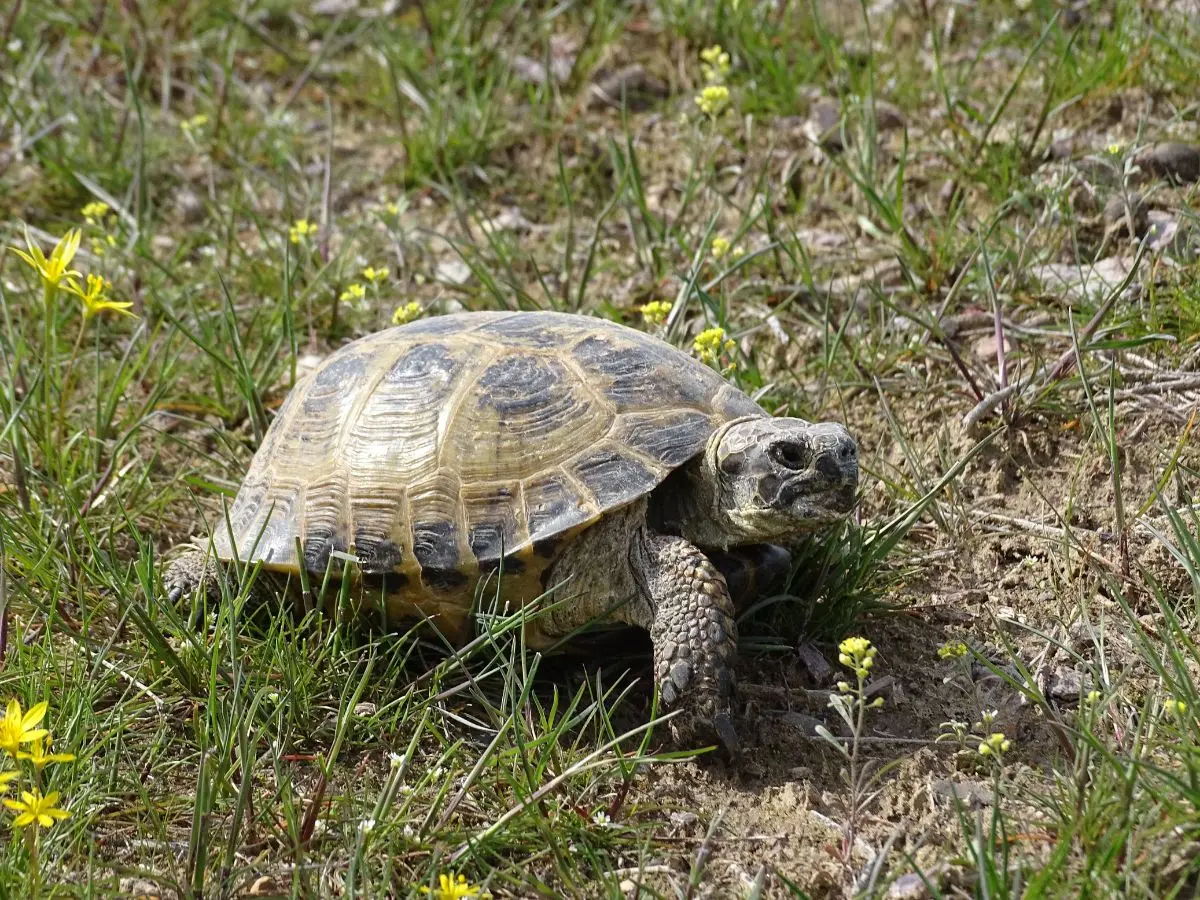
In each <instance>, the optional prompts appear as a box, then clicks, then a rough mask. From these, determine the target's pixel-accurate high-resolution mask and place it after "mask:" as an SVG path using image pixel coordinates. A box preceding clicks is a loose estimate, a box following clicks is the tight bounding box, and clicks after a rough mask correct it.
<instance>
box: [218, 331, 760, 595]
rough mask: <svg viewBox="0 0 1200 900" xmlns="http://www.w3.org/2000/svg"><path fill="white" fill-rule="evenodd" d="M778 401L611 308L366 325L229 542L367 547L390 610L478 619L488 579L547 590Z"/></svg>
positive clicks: (278, 449) (265, 473) (305, 562)
mask: <svg viewBox="0 0 1200 900" xmlns="http://www.w3.org/2000/svg"><path fill="white" fill-rule="evenodd" d="M765 415H767V414H766V413H765V412H764V411H763V409H762V408H761V407H759V406H758V405H757V404H756V403H754V402H753V401H752V400H750V399H749V398H748V397H747V396H746V395H745V394H743V393H742V392H740V391H739V390H737V389H736V388H734V387H732V386H731V385H729V384H728V383H727V382H726V381H725V380H724V379H723V378H721V376H720V375H719V374H717V373H716V372H714V371H713V370H712V369H710V368H709V367H707V366H705V365H703V364H701V363H699V362H698V361H697V360H695V359H693V358H692V357H690V356H688V355H687V354H685V353H682V352H680V351H679V350H677V349H675V348H674V347H672V346H670V345H669V344H666V343H664V342H663V341H661V340H658V339H657V338H654V337H651V336H649V335H646V334H643V333H642V332H640V331H636V330H634V329H632V328H627V327H625V326H623V325H618V324H615V323H613V322H608V321H605V320H602V319H595V318H588V317H584V316H578V315H570V314H565V313H551V312H475V313H458V314H455V315H448V316H441V317H437V318H431V319H426V320H422V321H418V322H414V323H411V324H409V325H403V326H400V327H398V328H391V329H388V330H386V331H380V332H376V333H374V334H370V335H367V336H365V337H362V338H359V339H358V340H355V341H353V342H351V343H349V344H347V345H346V346H344V347H342V348H340V349H339V350H338V351H337V352H335V353H333V354H332V355H331V356H329V357H328V358H327V359H326V360H324V361H323V362H322V364H321V365H320V366H319V367H318V368H317V369H315V370H314V371H313V372H311V373H310V374H308V375H307V376H305V377H304V378H303V379H301V380H300V381H299V382H298V383H297V384H296V386H295V387H294V388H293V390H292V392H291V394H290V395H289V397H288V399H287V401H286V402H285V403H284V405H283V407H282V408H281V409H280V411H279V414H278V416H277V417H276V419H275V421H274V422H273V423H272V425H271V427H270V429H269V430H268V431H267V434H266V437H265V439H264V441H263V444H262V446H261V447H260V448H259V450H258V452H257V453H256V454H255V456H254V459H253V461H252V462H251V464H250V469H249V472H248V473H247V475H246V478H245V481H244V482H243V484H242V486H241V490H240V491H239V492H238V495H237V499H236V500H235V501H234V504H233V507H232V509H231V510H230V514H229V520H228V521H229V523H230V526H231V528H232V532H231V531H230V528H227V527H225V526H224V525H222V526H220V527H218V528H217V529H216V535H215V547H216V551H217V555H218V556H219V557H221V558H222V559H227V560H228V559H233V558H234V557H235V556H237V557H239V558H241V559H242V560H245V561H252V562H257V561H261V562H262V563H263V565H264V566H265V567H266V568H267V569H270V570H274V571H279V572H289V573H295V572H298V571H299V570H300V568H301V567H303V568H304V569H306V570H308V571H309V572H311V573H319V574H323V573H325V571H326V568H327V567H329V568H330V570H331V572H332V574H333V575H334V576H335V577H336V576H339V575H340V574H341V572H342V569H343V563H342V562H340V561H338V560H341V559H343V557H342V556H341V555H340V554H349V555H350V556H351V557H353V558H356V559H357V562H356V563H354V564H353V566H352V568H351V571H352V572H354V574H355V577H356V578H358V579H359V580H360V581H362V582H363V583H364V584H366V585H373V584H380V585H382V587H383V588H384V590H385V592H386V594H387V598H388V607H389V609H392V608H393V606H394V605H395V606H398V607H399V608H397V609H396V611H397V612H403V611H405V610H407V611H408V612H410V613H411V612H412V609H411V607H412V606H415V607H418V608H420V610H421V611H422V612H423V613H425V614H431V613H433V612H434V611H436V610H437V609H439V608H440V609H442V610H448V611H459V612H461V613H463V614H465V611H466V610H467V609H468V608H469V606H470V600H471V596H472V594H471V588H472V586H473V585H474V584H475V583H477V582H478V580H479V578H480V576H481V575H482V574H485V573H488V572H491V571H494V570H496V569H497V568H501V567H502V568H503V571H504V573H505V574H508V575H518V576H523V577H525V578H526V579H528V581H529V584H530V587H531V588H535V590H534V592H533V593H534V595H536V594H537V593H539V592H540V578H541V576H542V574H543V573H544V572H545V570H546V568H547V567H548V566H549V564H550V563H551V562H553V560H554V558H555V556H556V550H557V548H559V547H561V546H562V544H563V541H564V540H567V539H569V538H570V537H571V536H573V535H575V534H577V533H578V532H579V531H581V530H582V529H584V528H586V527H587V526H589V525H591V524H592V523H594V522H596V521H597V520H598V519H599V518H600V517H601V516H603V515H605V514H606V513H608V512H610V511H612V510H615V509H618V508H620V507H622V506H625V505H626V504H629V503H631V502H633V501H634V500H637V499H638V498H639V497H643V496H645V495H646V494H648V493H649V492H650V491H652V490H654V489H655V488H656V487H657V486H658V485H659V484H661V483H662V481H663V480H664V479H665V478H666V477H667V475H669V474H670V473H671V472H672V471H673V470H674V469H676V468H677V467H679V466H680V465H682V464H683V463H684V462H686V461H687V460H689V459H691V458H692V457H693V456H695V455H696V454H697V453H699V452H700V451H701V450H703V448H704V445H705V442H706V441H707V439H708V437H709V436H710V435H711V434H712V432H713V431H714V430H715V429H716V428H718V427H719V426H720V425H722V424H723V423H725V422H728V421H731V420H733V419H738V418H743V417H746V416H765ZM235 548H236V551H235ZM298 549H299V557H298V556H297V550H298ZM335 552H336V553H339V555H338V556H336V557H335V564H334V565H333V566H329V562H330V556H331V554H333V553H335Z"/></svg>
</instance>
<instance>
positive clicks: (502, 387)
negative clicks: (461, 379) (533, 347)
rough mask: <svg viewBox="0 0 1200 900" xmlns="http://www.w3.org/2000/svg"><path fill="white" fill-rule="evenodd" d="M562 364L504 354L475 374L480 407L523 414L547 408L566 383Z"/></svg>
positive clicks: (503, 414)
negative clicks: (480, 390) (480, 372)
mask: <svg viewBox="0 0 1200 900" xmlns="http://www.w3.org/2000/svg"><path fill="white" fill-rule="evenodd" d="M567 378H568V376H567V373H566V371H565V370H564V369H563V367H562V365H561V364H559V363H557V362H555V361H554V360H551V359H544V358H541V357H537V356H506V357H504V358H503V359H498V360H496V362H494V363H492V364H491V365H490V366H488V367H487V369H485V370H484V372H483V374H482V375H481V376H480V377H479V386H480V387H481V388H482V389H483V390H482V396H481V397H480V399H479V404H480V406H491V407H492V408H494V409H495V410H496V411H497V412H499V413H500V414H501V415H502V416H506V415H507V416H513V415H526V414H528V413H531V412H535V411H537V410H540V409H546V408H548V407H550V406H551V405H552V404H553V402H554V400H555V398H556V397H557V396H558V395H559V394H561V393H562V389H563V385H564V383H566V382H567Z"/></svg>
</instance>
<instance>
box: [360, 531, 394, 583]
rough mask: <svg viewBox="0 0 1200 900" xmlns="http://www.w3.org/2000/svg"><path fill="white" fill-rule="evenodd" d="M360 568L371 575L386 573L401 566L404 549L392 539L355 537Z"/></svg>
mask: <svg viewBox="0 0 1200 900" xmlns="http://www.w3.org/2000/svg"><path fill="white" fill-rule="evenodd" d="M354 551H355V555H356V556H358V568H359V570H360V571H362V572H363V573H366V574H370V575H385V574H388V573H390V572H394V571H395V570H396V569H398V568H400V563H401V562H403V561H404V550H403V549H402V548H401V547H400V546H398V545H397V544H395V543H393V542H392V541H380V540H376V539H375V538H372V537H368V536H365V535H363V536H356V537H355V538H354Z"/></svg>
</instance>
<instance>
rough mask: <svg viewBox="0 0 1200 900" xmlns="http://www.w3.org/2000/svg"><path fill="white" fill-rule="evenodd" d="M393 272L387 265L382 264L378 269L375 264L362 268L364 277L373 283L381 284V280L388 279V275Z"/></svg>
mask: <svg viewBox="0 0 1200 900" xmlns="http://www.w3.org/2000/svg"><path fill="white" fill-rule="evenodd" d="M389 274H391V273H390V272H389V270H388V268H387V267H386V266H380V267H379V268H378V269H377V268H375V267H374V266H367V267H366V268H365V269H363V270H362V277H363V278H365V279H366V280H367V281H369V282H371V284H379V282H381V281H386V280H387V277H388V275H389Z"/></svg>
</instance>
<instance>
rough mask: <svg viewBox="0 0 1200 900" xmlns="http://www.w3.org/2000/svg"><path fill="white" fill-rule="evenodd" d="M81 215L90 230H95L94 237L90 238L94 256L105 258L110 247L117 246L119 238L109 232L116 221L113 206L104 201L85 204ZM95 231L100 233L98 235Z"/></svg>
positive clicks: (89, 242) (80, 211)
mask: <svg viewBox="0 0 1200 900" xmlns="http://www.w3.org/2000/svg"><path fill="white" fill-rule="evenodd" d="M79 214H80V215H82V216H83V219H84V221H85V222H87V224H88V226H89V227H90V229H93V230H94V231H93V234H92V236H91V237H89V238H88V245H89V249H91V251H92V256H103V255H104V254H105V253H107V252H108V250H109V248H110V247H115V246H117V238H116V236H115V235H114V234H113V233H112V232H111V231H110V230H109V229H110V228H112V226H113V225H114V224H115V221H116V216H115V215H112V207H111V206H109V205H108V204H107V203H105V202H104V201H103V200H93V201H92V202H90V203H86V204H84V206H83V209H81V210H79ZM95 231H99V232H100V233H99V234H96V233H95Z"/></svg>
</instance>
